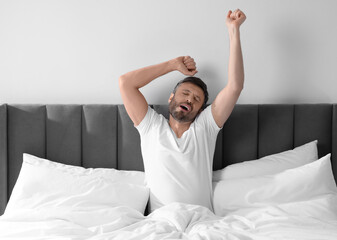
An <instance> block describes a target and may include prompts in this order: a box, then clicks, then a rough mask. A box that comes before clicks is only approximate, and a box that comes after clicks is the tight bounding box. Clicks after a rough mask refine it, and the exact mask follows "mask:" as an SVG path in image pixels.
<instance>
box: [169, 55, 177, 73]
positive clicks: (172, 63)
mask: <svg viewBox="0 0 337 240" xmlns="http://www.w3.org/2000/svg"><path fill="white" fill-rule="evenodd" d="M167 65H168V68H169V70H170V71H175V70H177V59H176V58H173V59H171V60H169V61H167Z"/></svg>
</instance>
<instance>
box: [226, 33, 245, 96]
mask: <svg viewBox="0 0 337 240" xmlns="http://www.w3.org/2000/svg"><path fill="white" fill-rule="evenodd" d="M229 41H230V50H229V66H228V85H229V86H231V87H233V88H234V89H237V90H242V89H243V82H244V69H243V58H242V51H241V43H240V30H239V28H232V29H230V30H229Z"/></svg>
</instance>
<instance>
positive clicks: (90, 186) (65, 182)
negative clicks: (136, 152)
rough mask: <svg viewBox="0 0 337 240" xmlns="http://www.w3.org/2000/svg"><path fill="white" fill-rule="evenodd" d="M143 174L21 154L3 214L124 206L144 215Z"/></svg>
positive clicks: (145, 197)
mask: <svg viewBox="0 0 337 240" xmlns="http://www.w3.org/2000/svg"><path fill="white" fill-rule="evenodd" d="M144 176H145V175H144V173H143V172H137V171H119V170H116V169H103V168H101V169H99V168H97V169H92V168H88V169H85V168H83V167H77V166H71V165H66V164H61V163H57V162H52V161H50V160H47V159H43V158H38V157H36V156H33V155H30V154H27V153H24V154H23V163H22V167H21V170H20V174H19V177H18V179H17V182H16V184H15V186H14V188H13V191H12V194H11V197H10V199H9V202H8V204H7V207H6V210H5V214H7V213H10V212H11V211H17V210H19V209H39V208H43V207H62V208H70V209H74V208H95V207H98V206H108V207H115V206H128V207H130V208H133V209H135V210H137V211H139V212H141V213H143V214H144V211H145V207H146V205H147V201H148V198H149V189H148V188H147V187H145V183H144Z"/></svg>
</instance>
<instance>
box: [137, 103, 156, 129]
mask: <svg viewBox="0 0 337 240" xmlns="http://www.w3.org/2000/svg"><path fill="white" fill-rule="evenodd" d="M154 124H158V113H157V112H156V111H155V110H153V109H152V108H151V107H150V106H148V108H147V112H146V114H145V117H144V118H143V120H142V121H141V122H140V123H139V124H138V125H137V126H135V125H134V127H135V128H136V129H137V130H138V132H139V134H140V135H144V134H146V133H147V132H148V131H149V129H150V128H151V126H152V127H153V125H154Z"/></svg>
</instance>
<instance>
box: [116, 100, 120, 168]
mask: <svg viewBox="0 0 337 240" xmlns="http://www.w3.org/2000/svg"><path fill="white" fill-rule="evenodd" d="M118 121H119V107H118V105H117V108H116V169H118V161H119V158H118V148H119V143H118V142H119V141H118V133H119V127H118Z"/></svg>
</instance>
